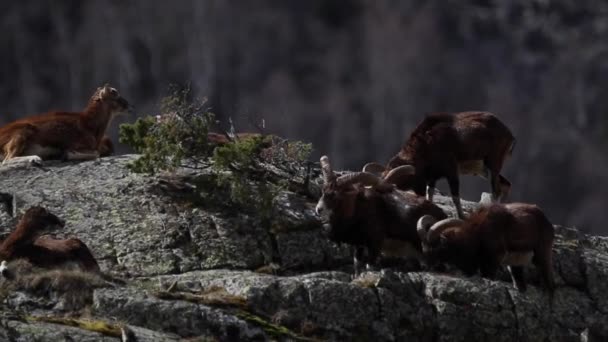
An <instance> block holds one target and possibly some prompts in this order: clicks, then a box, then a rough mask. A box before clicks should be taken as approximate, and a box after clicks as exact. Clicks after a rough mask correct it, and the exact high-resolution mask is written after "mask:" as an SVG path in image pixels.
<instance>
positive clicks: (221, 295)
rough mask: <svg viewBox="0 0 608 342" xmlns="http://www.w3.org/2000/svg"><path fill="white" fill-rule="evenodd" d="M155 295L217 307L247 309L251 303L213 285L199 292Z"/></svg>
mask: <svg viewBox="0 0 608 342" xmlns="http://www.w3.org/2000/svg"><path fill="white" fill-rule="evenodd" d="M154 296H156V297H157V298H160V299H169V300H185V301H188V302H192V303H198V304H205V305H209V306H217V307H234V308H239V309H247V308H248V307H249V303H248V302H247V299H246V298H245V297H242V296H235V295H232V294H230V293H228V291H226V289H224V288H221V287H212V288H209V289H207V290H204V291H202V292H199V293H189V292H169V291H157V292H155V293H154Z"/></svg>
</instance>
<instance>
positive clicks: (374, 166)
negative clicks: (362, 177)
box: [362, 162, 416, 184]
mask: <svg viewBox="0 0 608 342" xmlns="http://www.w3.org/2000/svg"><path fill="white" fill-rule="evenodd" d="M362 171H363V172H367V173H372V174H375V175H378V174H379V175H382V174H383V173H384V172H386V167H384V166H383V165H380V164H378V163H375V162H372V163H367V164H365V165H364V166H363V170H362ZM415 174H416V168H415V167H413V166H412V165H401V166H398V167H396V168H394V169H392V170H390V171H389V172H388V173H387V174H386V175H385V176H384V181H385V182H386V183H391V184H399V183H400V180H401V179H402V178H403V177H406V176H413V175H415Z"/></svg>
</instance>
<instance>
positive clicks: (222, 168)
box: [120, 89, 312, 219]
mask: <svg viewBox="0 0 608 342" xmlns="http://www.w3.org/2000/svg"><path fill="white" fill-rule="evenodd" d="M161 113H162V114H161V115H159V116H157V117H147V118H143V119H138V120H137V121H136V122H135V123H134V124H123V125H121V128H120V129H121V132H120V136H121V138H120V141H121V142H122V143H125V144H128V145H130V146H131V147H133V148H134V149H135V151H136V152H138V153H140V154H141V157H140V158H138V159H137V160H136V161H135V162H133V163H132V164H131V165H130V167H131V169H132V170H133V171H135V172H145V173H150V174H153V173H157V172H158V171H174V170H175V169H176V168H178V167H188V168H199V167H208V165H212V170H213V171H214V174H215V177H214V184H213V185H214V186H216V187H219V188H220V189H223V190H225V191H226V192H227V194H228V198H229V200H230V201H231V202H232V203H233V204H236V205H238V206H239V207H242V208H247V209H250V210H252V211H254V212H255V213H256V214H258V215H259V216H260V217H261V218H262V219H267V218H269V217H270V215H271V210H272V204H273V201H274V199H275V198H276V196H277V195H278V193H279V192H280V191H281V190H283V189H284V188H286V187H287V185H288V184H289V181H290V178H293V177H290V176H287V177H277V175H276V174H273V173H272V172H271V171H269V170H268V167H265V166H264V165H263V164H266V165H270V166H272V167H274V168H275V169H278V170H281V171H282V172H283V176H285V173H286V174H287V175H290V174H291V175H293V174H295V173H297V172H301V170H302V169H303V167H302V166H303V164H304V162H305V161H306V160H307V159H308V156H309V155H310V152H311V150H312V146H311V145H310V144H305V143H302V142H298V141H296V142H292V141H288V140H286V139H281V138H279V137H276V136H271V135H261V134H257V135H256V134H251V135H248V136H246V137H244V138H238V136H237V137H235V138H234V139H232V140H231V141H230V142H228V143H224V144H220V145H219V146H218V145H216V144H212V143H210V142H209V140H208V133H209V128H210V126H211V125H212V124H213V122H214V116H213V114H211V113H210V112H209V111H208V109H207V107H206V106H205V101H204V100H202V101H201V100H196V99H195V100H190V97H189V92H188V89H186V90H182V91H177V90H174V92H173V93H172V95H170V96H168V97H166V98H164V99H163V101H162V105H161Z"/></svg>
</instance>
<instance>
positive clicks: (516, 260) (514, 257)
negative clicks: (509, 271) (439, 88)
mask: <svg viewBox="0 0 608 342" xmlns="http://www.w3.org/2000/svg"><path fill="white" fill-rule="evenodd" d="M533 256H534V252H507V253H505V254H504V255H503V257H502V260H501V262H500V263H501V264H502V265H504V266H527V265H529V264H530V263H531V262H532V257H533Z"/></svg>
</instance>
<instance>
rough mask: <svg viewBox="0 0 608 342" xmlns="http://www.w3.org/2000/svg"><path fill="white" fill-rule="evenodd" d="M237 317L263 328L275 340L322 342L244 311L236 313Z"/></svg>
mask: <svg viewBox="0 0 608 342" xmlns="http://www.w3.org/2000/svg"><path fill="white" fill-rule="evenodd" d="M235 316H236V317H238V318H240V319H242V320H244V321H247V322H248V323H251V324H253V325H256V326H258V327H260V328H262V329H263V330H264V331H265V332H266V333H267V334H268V335H270V336H271V337H274V338H285V337H287V338H290V339H292V340H294V341H321V340H319V339H314V338H309V337H304V336H301V335H299V334H296V333H295V332H293V331H291V330H289V329H288V328H287V327H284V326H282V325H277V324H273V323H271V322H269V321H268V320H266V319H264V318H262V317H260V316H257V315H254V314H252V313H250V312H247V311H244V310H239V311H238V312H236V314H235Z"/></svg>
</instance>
